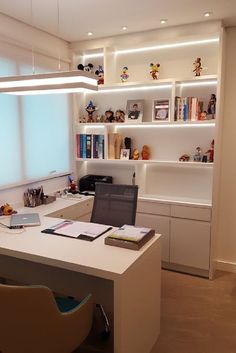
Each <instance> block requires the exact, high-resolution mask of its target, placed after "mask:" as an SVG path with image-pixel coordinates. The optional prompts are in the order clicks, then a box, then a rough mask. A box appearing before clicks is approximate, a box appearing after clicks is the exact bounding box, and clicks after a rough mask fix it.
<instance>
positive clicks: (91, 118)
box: [85, 101, 98, 123]
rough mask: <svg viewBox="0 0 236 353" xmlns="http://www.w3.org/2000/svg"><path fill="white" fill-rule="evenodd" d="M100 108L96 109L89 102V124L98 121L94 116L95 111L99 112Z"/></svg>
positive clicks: (87, 109)
mask: <svg viewBox="0 0 236 353" xmlns="http://www.w3.org/2000/svg"><path fill="white" fill-rule="evenodd" d="M97 109H98V108H97V107H95V105H93V102H92V101H89V104H88V105H87V107H85V110H86V112H87V113H88V119H87V122H88V123H92V122H93V121H94V119H96V118H95V117H94V116H93V113H94V112H95V110H97Z"/></svg>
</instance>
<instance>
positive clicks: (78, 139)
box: [76, 134, 80, 158]
mask: <svg viewBox="0 0 236 353" xmlns="http://www.w3.org/2000/svg"><path fill="white" fill-rule="evenodd" d="M76 153H77V158H80V134H76Z"/></svg>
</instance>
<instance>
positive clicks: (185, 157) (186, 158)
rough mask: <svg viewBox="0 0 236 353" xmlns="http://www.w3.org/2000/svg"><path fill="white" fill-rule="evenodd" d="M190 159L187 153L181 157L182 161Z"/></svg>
mask: <svg viewBox="0 0 236 353" xmlns="http://www.w3.org/2000/svg"><path fill="white" fill-rule="evenodd" d="M189 160H190V155H189V154H187V153H185V154H182V156H181V157H179V161H180V162H188V161H189Z"/></svg>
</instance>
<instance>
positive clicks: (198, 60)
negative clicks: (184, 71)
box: [193, 58, 202, 76]
mask: <svg viewBox="0 0 236 353" xmlns="http://www.w3.org/2000/svg"><path fill="white" fill-rule="evenodd" d="M193 65H194V70H193V72H195V76H201V71H202V63H201V58H196V60H195V61H194V63H193Z"/></svg>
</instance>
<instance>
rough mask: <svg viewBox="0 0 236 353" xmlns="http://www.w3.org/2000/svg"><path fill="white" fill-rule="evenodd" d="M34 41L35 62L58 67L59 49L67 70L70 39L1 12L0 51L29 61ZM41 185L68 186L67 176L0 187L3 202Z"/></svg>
mask: <svg viewBox="0 0 236 353" xmlns="http://www.w3.org/2000/svg"><path fill="white" fill-rule="evenodd" d="M32 45H34V54H35V63H36V65H37V64H38V65H42V66H44V65H45V66H46V67H49V68H50V69H51V70H53V71H54V70H55V71H56V70H57V69H58V62H59V59H58V58H59V56H58V54H59V50H60V55H61V60H62V69H65V70H68V68H69V63H70V60H69V57H70V51H69V49H68V43H67V42H65V41H63V40H61V39H58V38H56V37H54V36H52V35H49V34H48V33H45V32H43V31H40V30H37V29H35V28H32V27H31V26H27V25H25V24H23V23H22V22H18V21H15V20H14V19H12V18H10V17H8V16H4V15H2V14H0V51H1V52H2V53H7V54H9V55H10V56H13V57H19V58H20V59H21V60H25V62H26V63H28V64H30V63H31V49H32V48H31V46H32ZM22 48H23V49H24V50H22ZM39 54H40V55H39ZM30 73H31V72H30ZM1 168H4V166H3V165H0V172H1ZM40 185H43V186H44V192H45V193H50V192H54V191H57V190H60V189H63V188H65V187H66V186H67V177H66V176H63V177H57V178H53V179H50V180H46V181H42V182H38V183H33V184H30V185H29V184H28V185H23V186H18V187H14V188H9V189H4V190H0V206H1V205H2V204H4V203H6V202H8V203H11V204H16V203H21V202H23V192H24V191H25V190H26V189H27V188H28V187H36V186H40Z"/></svg>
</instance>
